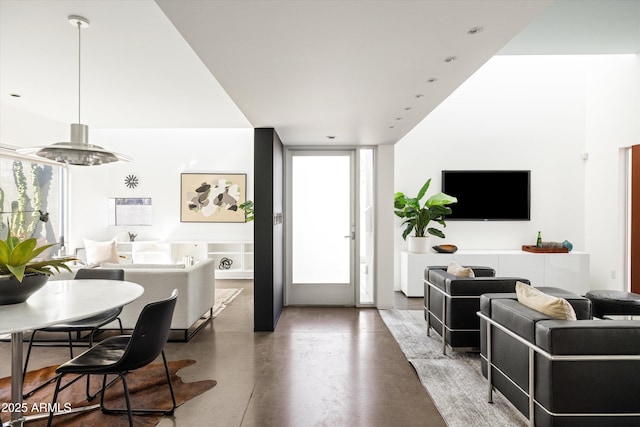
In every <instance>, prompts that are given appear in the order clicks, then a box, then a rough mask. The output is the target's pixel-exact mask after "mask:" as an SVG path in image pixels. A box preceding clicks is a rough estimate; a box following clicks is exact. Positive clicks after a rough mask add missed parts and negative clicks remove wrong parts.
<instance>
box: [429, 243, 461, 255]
mask: <svg viewBox="0 0 640 427" xmlns="http://www.w3.org/2000/svg"><path fill="white" fill-rule="evenodd" d="M433 250H435V251H436V252H440V253H442V254H452V253H454V252H455V251H457V250H458V247H457V246H456V245H438V246H434V247H433Z"/></svg>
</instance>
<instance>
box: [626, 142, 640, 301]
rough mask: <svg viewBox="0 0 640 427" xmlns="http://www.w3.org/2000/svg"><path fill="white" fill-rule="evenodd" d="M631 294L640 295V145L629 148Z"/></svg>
mask: <svg viewBox="0 0 640 427" xmlns="http://www.w3.org/2000/svg"><path fill="white" fill-rule="evenodd" d="M630 237H631V254H630V257H631V259H630V260H629V265H630V267H631V292H633V293H636V294H637V293H640V145H634V146H633V147H631V236H630Z"/></svg>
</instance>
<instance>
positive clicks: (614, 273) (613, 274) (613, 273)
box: [611, 270, 616, 279]
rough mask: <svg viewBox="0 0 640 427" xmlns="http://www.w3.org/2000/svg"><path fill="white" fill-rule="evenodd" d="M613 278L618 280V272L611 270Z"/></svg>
mask: <svg viewBox="0 0 640 427" xmlns="http://www.w3.org/2000/svg"><path fill="white" fill-rule="evenodd" d="M611 278H612V279H615V278H616V271H615V270H611Z"/></svg>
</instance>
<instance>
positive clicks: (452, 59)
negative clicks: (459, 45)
mask: <svg viewBox="0 0 640 427" xmlns="http://www.w3.org/2000/svg"><path fill="white" fill-rule="evenodd" d="M456 59H458V58H456V57H455V56H447V57H446V58H444V62H453V61H455V60H456Z"/></svg>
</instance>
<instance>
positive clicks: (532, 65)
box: [395, 55, 638, 289]
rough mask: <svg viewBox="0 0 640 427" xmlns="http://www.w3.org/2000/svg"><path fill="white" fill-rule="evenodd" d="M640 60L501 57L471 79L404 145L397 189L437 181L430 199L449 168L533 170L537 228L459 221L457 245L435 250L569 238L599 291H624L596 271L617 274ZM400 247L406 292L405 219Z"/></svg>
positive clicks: (411, 190) (451, 231)
mask: <svg viewBox="0 0 640 427" xmlns="http://www.w3.org/2000/svg"><path fill="white" fill-rule="evenodd" d="M637 62H638V59H637V56H635V55H626V56H625V55H618V56H497V57H494V58H492V59H491V60H490V61H489V62H488V63H487V64H485V66H483V67H482V68H481V69H480V70H479V71H478V72H476V73H475V74H474V75H473V76H472V77H470V78H469V79H468V80H467V81H466V82H465V83H464V84H463V85H462V86H461V87H460V88H458V90H457V91H456V92H454V93H453V94H452V95H451V96H450V97H449V98H448V99H447V100H445V101H444V102H443V103H442V104H441V105H440V106H438V107H437V108H436V109H435V110H434V111H433V112H432V113H431V114H430V115H429V116H428V117H427V118H425V119H424V120H423V121H422V122H421V123H420V124H419V125H418V126H417V127H416V128H414V129H413V130H412V131H411V132H410V133H409V134H407V136H406V137H405V138H403V139H402V140H401V141H400V142H399V143H398V144H396V150H395V165H396V166H395V188H396V191H403V192H405V193H407V194H408V195H415V193H417V191H418V189H419V188H420V186H421V185H422V184H423V183H424V181H425V180H426V179H427V178H429V177H431V178H433V180H432V184H431V190H430V192H429V194H432V193H433V192H436V191H440V174H441V171H442V170H443V169H528V170H531V178H532V183H531V221H525V222H474V221H449V222H448V224H447V225H448V226H447V228H446V229H445V230H444V231H445V234H446V236H447V238H446V239H444V240H441V239H438V238H433V241H432V244H433V245H435V244H440V243H452V244H455V245H457V246H458V247H459V248H460V249H518V248H520V247H521V245H523V244H533V243H535V238H536V233H537V231H538V230H540V231H541V232H542V237H543V240H545V241H563V240H565V239H566V240H569V241H571V242H572V243H573V244H574V249H575V250H578V251H587V252H591V253H592V260H591V263H592V277H593V278H594V279H593V280H592V287H600V288H601V287H611V288H615V287H621V284H620V282H619V280H618V281H616V282H615V283H601V280H600V279H599V278H598V274H594V273H593V271H594V270H595V269H602V263H603V262H604V263H605V264H607V265H608V264H610V263H612V262H613V264H614V267H613V268H617V267H615V265H616V262H614V261H613V260H617V259H618V257H619V255H617V254H615V249H614V248H617V247H619V246H620V245H621V243H620V242H619V241H618V240H619V239H618V238H617V235H616V230H617V227H616V224H617V222H616V221H619V219H618V216H617V212H618V211H619V209H622V207H621V206H620V201H619V200H617V196H618V193H617V191H616V187H617V185H618V183H617V182H616V180H617V179H618V176H619V175H618V148H617V147H620V146H624V145H631V142H632V140H633V138H634V137H635V138H636V141H637V137H638V128H637V117H638V90H637V83H638V76H637ZM634 73H635V74H634ZM633 114H635V116H634V115H633ZM634 117H635V119H634ZM634 127H635V130H634V129H633V128H634ZM611 134H613V135H615V138H613V140H612V139H611V138H608V137H605V136H606V135H611ZM587 152H588V153H589V159H588V160H584V154H585V153H587ZM611 181H613V183H612V182H611ZM597 182H599V183H601V184H602V185H601V186H599V185H596V184H594V183H597ZM603 192H610V194H611V197H607V198H606V199H607V203H605V204H604V205H603V204H601V203H598V202H597V201H596V200H597V197H598V196H600V195H601V194H602V193H603ZM587 194H588V195H589V196H587ZM595 195H597V196H595ZM488 202H491V201H488ZM452 208H453V209H455V205H453V206H452ZM588 211H590V212H588ZM596 218H597V219H596ZM587 221H588V223H587ZM609 228H610V230H609V231H610V232H611V233H610V234H609V233H608V231H607V229H609ZM395 247H396V254H395V255H396V269H395V271H396V274H395V282H396V289H398V282H399V271H398V270H399V269H398V267H397V266H398V264H397V260H398V258H399V251H400V250H403V249H404V248H406V243H405V242H404V241H403V240H402V238H401V229H400V220H399V219H397V220H396V242H395ZM605 248H606V249H605ZM603 252H607V257H609V256H611V257H613V260H607V261H604V260H602V259H601V257H602V256H604V253H603ZM612 252H613V253H612ZM620 276H621V275H618V278H619V277H620Z"/></svg>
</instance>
